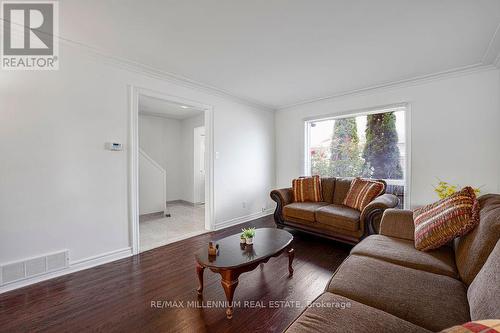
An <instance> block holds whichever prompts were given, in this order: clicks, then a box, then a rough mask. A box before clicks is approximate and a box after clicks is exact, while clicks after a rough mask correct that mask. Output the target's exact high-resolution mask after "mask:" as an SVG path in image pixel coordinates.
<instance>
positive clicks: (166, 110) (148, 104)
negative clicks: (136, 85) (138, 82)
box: [139, 95, 203, 120]
mask: <svg viewBox="0 0 500 333" xmlns="http://www.w3.org/2000/svg"><path fill="white" fill-rule="evenodd" d="M202 112H203V111H202V110H199V109H196V108H195V107H192V106H190V105H184V104H178V103H174V102H170V101H165V100H162V99H158V98H155V97H149V96H143V95H140V96H139V113H142V114H148V115H154V116H160V117H165V118H171V119H179V120H182V119H186V118H190V117H194V116H197V115H200V114H201V113H202Z"/></svg>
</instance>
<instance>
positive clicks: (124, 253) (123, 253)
mask: <svg viewBox="0 0 500 333" xmlns="http://www.w3.org/2000/svg"><path fill="white" fill-rule="evenodd" d="M273 211H274V209H267V210H265V211H263V212H258V213H253V214H249V215H246V216H241V217H237V218H234V219H230V220H227V221H223V222H221V223H217V224H216V227H215V230H220V229H224V228H228V227H231V226H234V225H237V224H240V223H244V222H248V221H251V220H255V219H258V218H260V217H264V216H268V215H271V214H272V213H273ZM205 232H209V231H208V230H207V231H202V232H195V233H193V234H192V235H188V236H189V237H192V236H196V235H199V234H203V233H205ZM182 238H183V239H185V238H186V235H184V236H183V237H182ZM179 240H180V239H179ZM175 241H177V240H170V241H169V243H172V242H175ZM130 256H132V248H131V247H127V248H123V249H118V250H114V251H110V252H106V253H102V254H99V255H96V256H92V257H88V258H84V259H80V260H76V261H72V262H70V264H69V267H68V268H66V269H61V270H59V271H54V272H50V273H48V274H44V275H38V276H35V277H32V278H29V279H25V280H21V281H17V282H13V283H10V284H6V285H4V286H2V287H0V294H2V293H5V292H7V291H11V290H14V289H18V288H22V287H26V286H29V285H31V284H34V283H38V282H42V281H45V280H50V279H53V278H56V277H59V276H63V275H66V274H70V273H74V272H78V271H81V270H84V269H88V268H92V267H95V266H99V265H102V264H106V263H109V262H112V261H115V260H119V259H123V258H126V257H130Z"/></svg>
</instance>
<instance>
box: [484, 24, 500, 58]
mask: <svg viewBox="0 0 500 333" xmlns="http://www.w3.org/2000/svg"><path fill="white" fill-rule="evenodd" d="M499 56H500V23H499V24H498V25H497V28H496V29H495V32H494V33H493V36H492V37H491V39H490V42H489V43H488V47H487V48H486V51H485V52H484V55H483V58H482V59H481V62H482V63H483V64H495V63H496V62H497V60H498V57H499Z"/></svg>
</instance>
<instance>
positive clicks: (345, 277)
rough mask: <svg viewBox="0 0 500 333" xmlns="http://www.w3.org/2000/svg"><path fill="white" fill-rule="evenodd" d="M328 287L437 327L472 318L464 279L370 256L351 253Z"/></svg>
mask: <svg viewBox="0 0 500 333" xmlns="http://www.w3.org/2000/svg"><path fill="white" fill-rule="evenodd" d="M327 291H329V292H332V293H334V294H338V295H341V296H344V297H347V298H350V299H352V300H354V301H357V302H361V303H363V304H366V305H369V306H372V307H375V308H377V309H380V310H383V311H386V312H389V313H390V314H392V315H395V316H397V317H399V318H401V319H404V320H407V321H409V322H411V323H413V324H415V325H418V326H422V327H425V328H426V329H429V330H433V331H439V330H441V329H444V328H447V327H451V326H453V325H456V324H460V323H464V322H467V321H469V320H470V316H469V306H468V304H467V294H466V288H465V285H464V284H463V283H462V282H461V281H459V280H456V279H453V278H450V277H448V276H444V275H439V274H433V273H429V272H424V271H420V270H417V269H413V268H408V267H404V266H399V265H396V264H392V263H388V262H385V261H382V260H379V259H374V258H370V257H365V256H358V255H351V256H349V257H348V258H347V259H346V260H345V261H344V262H343V263H342V265H341V266H340V267H339V268H338V269H337V271H336V272H335V274H334V275H333V277H332V280H331V281H330V284H329V286H328V287H327Z"/></svg>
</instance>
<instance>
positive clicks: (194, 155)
mask: <svg viewBox="0 0 500 333" xmlns="http://www.w3.org/2000/svg"><path fill="white" fill-rule="evenodd" d="M200 128H203V133H204V134H203V135H204V136H205V144H204V146H205V147H204V150H205V154H204V155H205V156H204V158H203V162H205V160H206V159H207V154H206V148H207V145H206V130H205V125H203V126H196V127H195V128H193V203H194V204H198V203H201V202H200V201H197V199H198V197H197V194H198V192H200V191H199V190H198V189H197V181H196V177H197V176H198V172H196V170H195V168H194V162H195V161H196V159H197V158H198V157H197V156H196V149H195V148H194V145H195V143H196V139H197V138H196V134H197V131H199V129H200ZM204 164H205V163H204ZM206 178H207V172H206V170H205V180H206ZM204 203H205V198H203V204H204Z"/></svg>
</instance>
